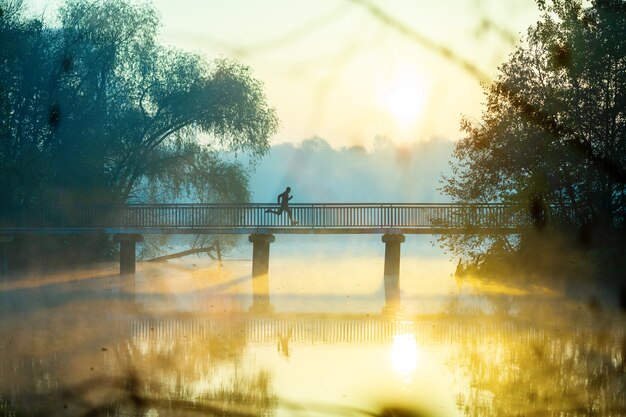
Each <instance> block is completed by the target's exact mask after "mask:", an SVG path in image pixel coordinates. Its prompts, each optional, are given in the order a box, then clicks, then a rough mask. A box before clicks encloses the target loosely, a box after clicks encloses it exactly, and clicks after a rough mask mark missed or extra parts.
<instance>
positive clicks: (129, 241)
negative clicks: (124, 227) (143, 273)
mask: <svg viewBox="0 0 626 417" xmlns="http://www.w3.org/2000/svg"><path fill="white" fill-rule="evenodd" d="M113 239H114V240H115V241H116V242H120V275H124V274H134V273H135V263H136V262H135V261H136V260H135V249H136V244H137V242H143V236H142V235H136V234H129V235H115V236H114V237H113Z"/></svg>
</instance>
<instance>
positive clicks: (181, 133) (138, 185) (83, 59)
mask: <svg viewBox="0 0 626 417" xmlns="http://www.w3.org/2000/svg"><path fill="white" fill-rule="evenodd" d="M17 6H19V5H18V4H17V3H14V2H13V3H10V2H7V1H6V0H3V1H2V2H1V3H0V7H1V8H2V10H14V9H16V8H17V9H18V10H17V11H14V12H13V13H12V14H8V13H3V17H2V23H1V30H2V33H1V35H0V36H2V38H3V39H2V40H3V45H11V46H12V47H11V48H7V49H6V50H5V49H4V48H3V52H1V54H2V55H3V56H2V61H1V62H2V67H1V68H0V71H2V81H1V84H2V85H1V87H2V90H1V91H2V92H3V93H4V94H2V97H3V100H2V104H3V106H2V109H3V113H2V116H3V117H2V121H3V125H2V126H3V129H2V144H3V147H2V154H0V158H1V159H2V162H3V163H2V168H0V169H2V171H3V172H2V173H1V174H2V175H0V178H2V182H3V184H1V186H2V188H3V189H5V190H9V193H8V195H5V199H4V202H5V203H14V204H16V203H17V204H25V203H34V202H94V201H100V202H126V201H128V200H129V199H130V200H132V199H137V198H142V199H145V198H146V196H148V195H149V196H152V197H155V196H156V193H157V190H158V191H160V192H163V191H165V190H167V191H168V193H167V194H168V195H167V197H168V198H170V199H173V198H176V197H179V196H181V195H183V194H184V193H186V192H189V191H193V193H195V194H197V195H198V196H199V198H200V199H201V200H203V201H215V200H218V201H245V200H246V199H247V196H248V195H247V190H246V184H247V179H246V176H245V174H243V172H242V167H240V166H238V165H234V164H232V163H227V162H225V161H223V160H222V159H221V158H219V151H220V150H223V149H228V150H234V151H248V152H250V153H252V154H253V155H255V156H257V157H259V156H261V155H263V154H264V153H265V152H266V150H267V149H268V146H269V144H268V138H269V137H270V136H271V135H272V134H273V133H274V132H275V131H276V128H277V118H276V115H275V112H274V110H273V109H271V108H270V107H269V106H268V105H267V103H266V99H265V96H264V93H263V90H262V85H261V83H260V82H258V81H257V80H255V79H254V78H253V77H252V75H251V72H250V70H249V69H248V68H246V67H244V66H242V65H241V64H238V63H236V62H233V61H230V60H227V59H219V60H215V61H213V62H208V61H207V60H205V59H204V58H203V57H202V56H199V55H197V54H193V53H188V52H184V51H180V50H176V49H171V48H164V47H162V46H160V45H158V43H157V42H156V36H157V28H158V25H159V21H158V18H157V16H156V13H155V11H154V10H153V9H152V7H151V6H149V5H148V4H134V3H131V2H129V1H126V0H101V1H97V2H90V1H86V0H70V1H67V2H66V3H65V5H64V6H63V7H62V9H61V11H60V25H59V27H57V28H48V27H46V26H45V25H44V24H43V23H42V22H40V21H38V20H27V19H24V18H21V17H20V16H19V7H17ZM35 167H37V169H34V168H35ZM148 191H149V193H148V194H146V192H148ZM160 197H161V198H163V197H164V196H163V195H160Z"/></svg>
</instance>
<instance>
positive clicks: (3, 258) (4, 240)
mask: <svg viewBox="0 0 626 417" xmlns="http://www.w3.org/2000/svg"><path fill="white" fill-rule="evenodd" d="M12 241H13V236H9V235H0V278H2V280H3V281H4V280H6V278H7V275H8V274H9V254H8V247H7V246H8V244H9V243H10V242H12Z"/></svg>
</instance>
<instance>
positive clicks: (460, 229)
mask: <svg viewBox="0 0 626 417" xmlns="http://www.w3.org/2000/svg"><path fill="white" fill-rule="evenodd" d="M290 207H291V210H292V215H293V218H294V219H295V220H296V221H297V224H291V222H290V221H289V218H288V216H287V215H286V214H285V213H283V214H282V215H276V214H273V213H270V212H268V209H276V208H277V205H275V204H127V205H50V206H29V207H0V244H2V247H1V249H2V252H1V254H0V255H1V259H0V266H1V268H0V272H2V273H4V274H6V272H7V263H8V262H7V244H8V243H9V242H11V241H12V239H13V237H14V236H15V235H22V234H85V233H89V234H106V235H111V236H112V237H113V239H114V240H115V241H117V242H119V243H120V273H121V274H133V273H135V263H136V260H135V249H136V243H137V242H141V241H143V236H144V235H147V234H215V235H220V234H247V235H249V241H250V242H252V244H253V248H252V277H253V307H254V309H257V310H259V311H266V310H268V309H270V304H269V280H268V270H269V252H270V243H272V242H274V240H275V235H276V234H364V233H366V234H382V235H383V236H382V241H383V242H384V243H385V267H384V280H385V300H386V306H387V307H390V308H392V309H393V308H395V307H394V306H397V305H398V304H399V299H400V290H399V275H400V245H401V243H403V242H404V241H405V235H406V234H444V233H463V234H468V233H469V234H479V233H489V234H494V233H506V234H510V233H518V232H519V230H520V228H521V227H523V226H525V225H527V224H529V216H528V212H527V211H526V210H520V208H519V207H518V206H513V205H508V204H389V203H378V204H373V203H368V204H331V203H322V204H292V205H290Z"/></svg>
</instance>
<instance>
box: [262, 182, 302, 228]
mask: <svg viewBox="0 0 626 417" xmlns="http://www.w3.org/2000/svg"><path fill="white" fill-rule="evenodd" d="M290 192H291V187H287V188H286V189H285V192H283V193H280V194H278V198H277V199H276V202H277V203H278V204H280V207H279V208H278V210H271V209H267V210H265V212H266V213H274V214H278V215H281V214H283V211H286V212H287V214H288V215H289V221H290V222H291V224H298V222H297V221H296V220H294V219H293V217H292V215H291V208H289V200H291V199H292V198H293V196H290V195H289V193H290Z"/></svg>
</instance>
